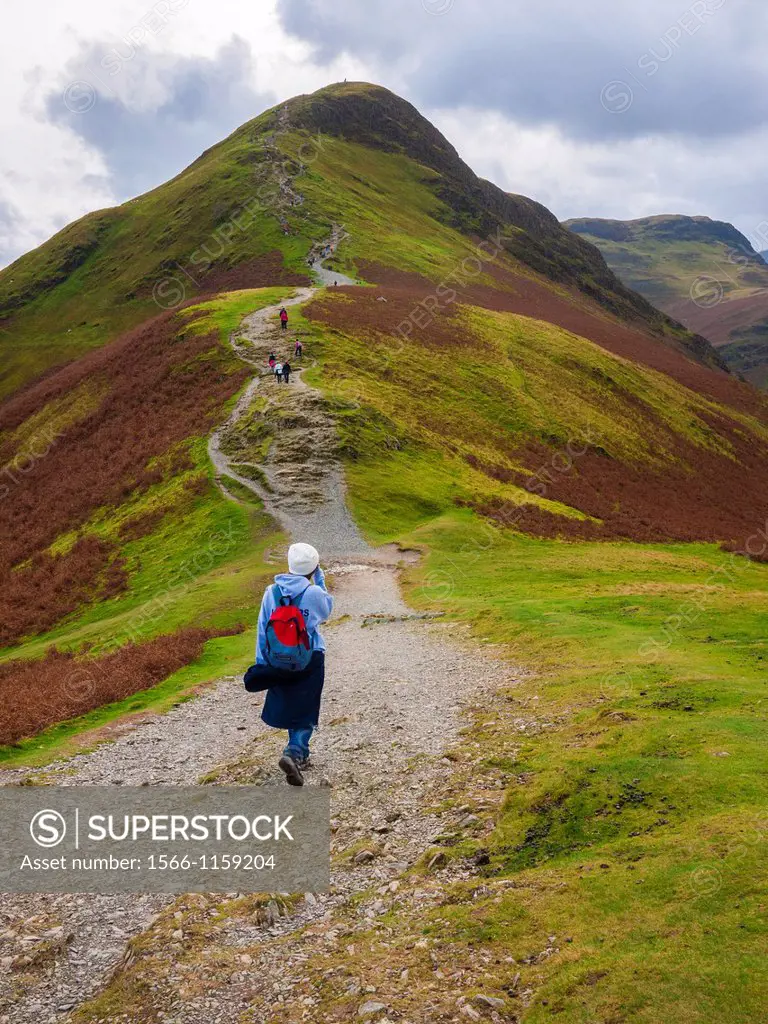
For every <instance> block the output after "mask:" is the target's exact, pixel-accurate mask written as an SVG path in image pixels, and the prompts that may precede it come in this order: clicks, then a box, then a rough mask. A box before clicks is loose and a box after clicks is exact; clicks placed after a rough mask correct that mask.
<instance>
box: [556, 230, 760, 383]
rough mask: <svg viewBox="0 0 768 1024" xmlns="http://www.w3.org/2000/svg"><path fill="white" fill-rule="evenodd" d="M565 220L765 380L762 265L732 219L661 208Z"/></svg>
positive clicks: (736, 363)
mask: <svg viewBox="0 0 768 1024" xmlns="http://www.w3.org/2000/svg"><path fill="white" fill-rule="evenodd" d="M566 227H569V228H570V229H571V230H572V231H574V232H576V233H577V234H579V235H580V236H581V237H583V238H585V239H587V240H588V241H590V242H592V243H593V244H594V245H597V246H598V247H599V249H600V250H601V252H602V253H603V256H604V257H605V259H606V261H607V262H608V264H609V266H610V267H611V268H612V270H614V271H615V272H616V273H617V274H618V275H619V277H620V278H621V279H622V281H624V283H625V284H626V285H628V286H629V287H630V288H634V289H636V290H637V291H638V292H640V294H641V295H644V296H645V297H646V298H647V299H648V300H649V301H650V302H652V303H653V304H654V305H655V306H657V307H658V308H659V309H662V310H664V311H665V312H667V313H669V315H670V316H673V317H675V318H676V319H678V320H680V321H681V322H683V323H685V324H686V325H687V326H688V327H689V328H690V329H691V330H692V331H696V332H697V333H698V334H701V335H703V336H704V337H706V338H707V339H708V340H709V341H710V342H712V344H713V345H716V346H717V347H718V350H719V352H720V354H721V355H722V357H723V358H724V359H725V361H726V362H727V363H728V365H729V366H730V367H731V368H732V369H733V370H734V371H737V372H739V373H741V374H743V375H744V376H745V377H746V378H747V379H748V380H750V381H752V383H753V384H756V385H757V386H758V387H766V386H768V298H766V296H768V265H766V263H765V260H764V259H763V257H762V255H761V254H759V253H757V252H755V250H754V249H753V248H752V245H751V244H750V243H749V241H748V240H747V239H746V238H745V237H744V235H742V234H741V233H740V232H739V231H737V230H736V228H734V227H733V225H731V224H726V223H723V222H722V221H713V220H710V219H709V217H681V216H661V217H647V218H644V219H642V220H634V221H614V220H599V219H590V218H580V219H577V220H571V221H567V222H566Z"/></svg>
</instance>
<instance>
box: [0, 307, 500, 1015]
mask: <svg viewBox="0 0 768 1024" xmlns="http://www.w3.org/2000/svg"><path fill="white" fill-rule="evenodd" d="M312 294H313V289H301V290H299V291H298V292H297V294H296V295H295V296H294V297H293V298H292V299H288V300H286V301H285V303H284V304H285V305H286V306H289V305H294V304H297V303H300V302H305V301H306V300H307V299H308V298H309V297H310V296H311V295H312ZM278 309H279V307H278V306H276V307H270V308H269V309H264V310H261V311H259V312H258V313H256V314H254V315H253V316H251V317H249V318H248V319H247V320H246V321H245V323H244V325H243V327H242V329H241V330H240V331H239V332H238V334H237V336H236V337H234V338H233V339H232V343H233V345H234V346H235V348H236V350H237V351H238V353H239V354H240V355H241V356H242V357H243V358H245V359H247V361H248V362H250V363H251V364H252V365H253V366H254V367H255V368H256V369H257V371H258V372H257V374H256V376H255V377H254V380H253V381H252V382H251V384H250V385H249V386H248V387H247V388H246V390H245V391H244V393H243V395H242V397H241V399H240V401H239V402H238V404H237V406H236V408H235V409H234V410H233V412H232V414H231V416H230V417H229V419H228V421H227V422H226V423H225V424H223V425H222V427H221V428H220V429H219V430H217V431H216V432H215V433H214V434H213V436H212V437H211V440H210V445H209V451H210V454H211V459H212V461H213V463H214V466H215V467H216V470H217V472H218V474H219V476H220V477H221V478H224V479H222V480H221V481H220V483H221V485H222V488H223V490H224V493H227V491H226V479H225V478H226V476H232V477H234V478H235V479H238V480H239V481H240V483H241V484H242V485H243V486H246V487H248V488H249V489H250V490H251V491H253V492H254V493H255V494H257V495H259V496H260V497H261V498H262V499H263V500H264V502H265V505H266V507H267V508H268V510H269V511H270V512H271V513H272V514H273V515H274V516H275V517H276V518H277V520H278V521H279V522H280V523H281V524H282V525H283V526H284V527H285V529H286V531H287V532H288V533H289V535H290V536H291V537H294V538H297V539H298V538H301V539H306V540H309V541H311V542H312V543H314V544H316V546H317V547H318V548H319V550H320V551H321V554H322V556H323V561H324V563H325V564H326V565H327V566H328V568H330V579H331V584H332V588H333V592H334V595H335V599H336V608H335V610H334V616H333V619H332V620H331V622H330V623H329V624H328V626H327V627H325V628H324V632H325V634H326V638H327V641H328V649H329V653H328V662H327V682H326V690H325V696H324V704H323V720H322V723H321V729H320V731H319V733H318V734H317V735H316V737H315V739H314V741H313V760H314V762H315V766H314V768H313V769H312V770H311V771H309V772H308V773H307V781H308V784H310V785H312V784H315V785H317V784H330V785H331V787H332V791H331V795H332V814H333V818H334V830H335V836H334V846H335V847H336V848H337V849H338V848H346V847H349V846H352V847H353V848H354V847H355V844H356V843H358V842H359V843H362V844H363V848H364V849H365V851H366V853H370V854H371V857H370V858H368V857H367V856H366V857H363V858H362V859H361V861H360V863H357V862H356V861H355V860H354V858H353V859H352V860H351V861H350V860H345V861H342V862H339V863H338V864H336V866H335V867H334V869H333V874H332V889H331V892H330V893H328V894H324V895H319V896H317V897H307V898H306V899H303V900H300V901H299V903H298V905H297V907H295V908H294V909H293V910H292V911H291V913H289V914H285V915H283V916H279V915H275V914H272V915H271V916H270V917H269V918H268V920H267V922H266V924H265V921H264V919H263V918H262V917H260V916H258V915H254V916H253V918H252V919H247V918H246V919H243V918H242V917H233V918H230V917H227V916H226V915H220V916H221V920H220V921H219V917H218V916H217V917H216V921H217V922H219V923H217V924H215V925H214V924H212V925H211V931H210V934H209V937H208V943H209V947H210V948H209V954H210V959H208V956H209V954H206V958H205V961H204V962H203V963H201V964H199V965H196V967H195V972H194V973H195V978H196V983H195V984H194V985H192V986H189V985H186V984H185V982H184V977H183V976H182V975H183V970H182V966H181V965H182V963H183V961H184V956H185V940H184V937H183V935H182V937H181V938H178V937H177V938H176V939H174V940H173V941H170V942H169V941H167V938H166V937H165V935H164V933H163V934H162V935H160V934H158V943H159V945H160V947H161V949H162V951H163V954H162V955H163V956H167V963H166V966H165V968H164V976H163V978H162V981H161V982H157V981H155V983H154V984H153V986H152V993H151V995H150V994H148V993H147V992H146V991H144V994H143V995H142V997H141V1000H140V1001H141V1003H142V1005H141V1006H140V1005H138V1003H137V1004H136V1005H125V1006H123V1007H121V1011H122V1012H121V1015H120V1018H119V1019H120V1020H122V1021H126V1022H127V1021H136V1022H139V1021H144V1020H147V1019H150V1018H149V1017H148V1016H147V1015H146V1011H147V1006H145V1005H144V1004H145V1002H146V1001H150V1002H152V1007H153V1009H155V1010H156V1011H157V1014H158V1016H157V1017H156V1018H152V1019H158V1020H160V1019H165V1020H168V1021H175V1022H177V1024H182V1022H184V1024H186V1022H189V1024H193V1022H194V1024H198V1022H200V1021H201V1020H205V1021H206V1024H219V1022H225V1021H226V1022H230V1021H231V1022H233V1024H234V1022H236V1021H240V1020H241V1019H242V1017H241V1015H242V1014H243V1012H244V1011H245V1010H247V1011H248V1019H249V1020H252V1021H258V1022H261V1021H264V1022H267V1021H270V1020H271V1019H272V1014H273V1010H272V1009H271V1007H273V1006H275V1005H277V1004H280V1005H284V1003H285V999H286V998H289V997H290V992H291V989H292V987H293V986H294V985H295V984H297V983H298V979H299V977H300V976H301V975H305V974H306V972H307V964H306V962H305V959H302V957H301V956H298V957H297V958H296V959H295V960H292V959H290V958H288V959H287V960H286V959H284V958H283V959H282V960H280V961H279V967H276V966H275V957H274V951H273V949H272V946H273V944H274V943H276V942H279V941H280V938H281V936H283V935H285V934H286V933H288V932H294V933H295V934H296V935H297V936H300V935H301V934H302V931H303V928H304V926H305V925H307V924H312V923H317V922H318V921H327V920H328V919H329V918H330V917H331V915H332V914H333V913H334V912H335V911H336V910H338V909H339V908H340V907H344V906H346V905H347V904H348V901H349V899H350V897H351V896H352V895H354V894H359V893H363V892H367V891H369V890H370V892H371V893H372V895H371V896H369V897H366V898H365V899H364V900H363V902H362V903H361V909H360V915H361V917H360V921H361V927H367V926H368V925H369V924H370V915H371V914H372V913H374V911H372V910H371V907H373V906H378V903H380V902H381V899H380V897H377V896H376V894H375V893H376V887H378V889H381V886H382V885H385V886H389V885H390V884H391V885H393V886H394V887H395V888H396V885H397V878H398V876H399V875H400V874H401V873H402V872H403V871H404V870H406V869H407V867H408V866H410V865H412V864H413V863H414V862H415V861H416V860H417V859H418V858H419V857H420V856H421V855H422V854H423V852H424V851H425V850H426V849H427V848H428V846H429V845H430V842H431V841H432V840H433V839H434V838H435V837H436V836H437V835H438V834H440V832H441V831H442V830H444V828H445V827H446V822H447V821H448V822H450V819H451V812H443V813H431V812H427V811H426V810H425V809H424V808H425V806H428V805H429V802H430V794H434V793H435V792H437V790H439V789H440V787H443V786H444V785H445V780H446V776H447V775H449V773H450V762H448V761H446V760H445V759H444V757H443V755H444V753H445V752H446V751H447V750H448V749H449V748H450V747H451V746H452V745H453V744H454V743H455V742H456V740H457V738H458V735H459V730H460V728H461V726H462V724H463V722H464V721H465V713H466V709H467V708H468V707H470V706H478V705H479V704H483V703H485V700H486V698H487V696H488V695H490V694H491V693H492V692H494V691H495V690H497V689H498V688H499V687H500V686H505V685H510V684H512V683H513V682H514V680H513V678H512V673H511V670H510V668H509V666H507V665H506V664H504V663H500V662H498V661H496V660H494V659H493V657H492V656H490V655H489V654H487V653H485V652H483V653H480V652H478V651H477V649H476V648H474V647H473V646H471V645H468V643H467V642H466V641H465V640H464V639H462V631H461V629H458V630H457V628H456V626H455V624H452V625H451V627H450V635H449V631H448V629H447V628H446V626H445V625H444V624H442V623H441V622H440V620H439V619H436V620H430V619H429V618H425V617H420V616H415V615H413V613H412V612H411V611H410V609H409V608H408V607H407V606H406V605H405V603H404V602H403V600H402V597H401V596H400V591H399V585H398V568H397V566H398V563H400V562H402V561H403V560H407V559H408V558H409V557H410V556H409V554H408V553H405V552H399V551H397V550H393V549H391V548H388V549H383V550H382V549H380V550H374V549H372V548H370V547H369V546H368V545H367V544H366V543H365V541H364V540H363V538H362V537H361V536H360V534H359V532H358V530H357V528H356V527H355V525H354V522H353V521H352V519H351V516H350V515H349V512H348V510H347V508H346V503H345V500H344V487H343V473H342V470H341V466H340V464H339V463H338V460H337V459H336V455H335V430H334V425H333V421H332V420H331V419H330V417H329V416H328V414H327V412H326V411H325V410H324V407H323V403H322V399H321V396H320V395H319V394H318V393H317V392H315V391H313V389H311V388H310V387H308V386H307V385H306V384H305V383H304V381H303V380H302V379H301V374H300V373H298V374H296V376H294V377H293V378H292V379H291V382H290V383H289V384H287V385H286V384H283V383H279V384H278V383H276V382H275V380H274V378H273V377H272V376H271V375H269V374H267V373H266V372H264V371H263V369H262V368H265V367H266V357H267V354H268V353H269V351H270V349H271V348H272V347H275V346H277V345H282V346H283V347H284V348H285V347H286V346H287V344H288V339H290V337H291V334H290V331H289V332H282V331H280V328H279V325H278V324H277V321H276V314H277V311H278ZM281 335H284V337H285V338H286V340H283V337H281ZM275 352H276V353H277V354H278V355H279V356H280V355H283V354H284V353H282V352H279V351H278V348H277V347H275ZM265 395H266V398H267V402H272V401H275V402H278V401H279V414H280V417H281V420H282V421H283V422H284V423H286V424H288V426H287V428H286V429H285V430H282V431H281V432H280V433H279V434H278V435H277V437H276V438H274V439H273V442H272V444H271V445H270V447H269V451H268V454H267V458H266V461H264V462H263V463H262V464H261V465H260V466H258V467H257V468H259V469H260V470H261V474H262V475H259V476H258V477H257V479H256V480H254V479H253V478H252V476H253V475H251V476H248V475H246V474H245V473H242V472H241V471H238V470H237V469H236V468H233V466H235V467H236V466H238V465H240V466H243V465H244V464H243V463H242V462H238V461H237V458H236V457H233V456H232V454H229V453H231V452H232V451H233V449H234V450H236V449H237V438H238V428H239V425H240V424H241V423H242V422H244V421H245V420H247V417H248V413H249V410H250V409H251V406H252V404H253V402H254V401H259V400H263V398H264V396H265ZM310 438H313V439H314V440H310ZM237 454H238V453H237V452H236V455H237ZM239 455H240V456H241V455H242V452H240V453H239ZM245 468H246V470H248V469H249V468H250V469H251V470H253V468H254V466H250V467H249V466H247V465H246V466H245ZM302 473H303V474H304V475H305V477H306V475H309V476H310V477H311V485H310V487H309V488H305V487H304V485H303V484H298V481H300V480H301V479H302V476H301V474H302ZM265 481H266V486H265ZM297 484H298V485H297ZM280 568H282V566H279V565H277V564H276V571H278V570H279V569H280ZM260 706H261V699H260V695H248V694H246V693H245V692H244V691H243V688H242V683H241V681H240V679H239V678H225V679H222V680H219V681H218V682H216V683H214V684H213V685H212V686H211V687H210V688H208V689H207V690H205V691H203V692H202V693H201V694H200V695H199V696H197V697H196V698H195V699H193V700H190V701H188V702H186V703H183V704H180V705H178V706H177V707H175V708H173V709H172V710H171V711H170V712H168V713H167V714H165V715H163V716H156V717H149V718H145V719H143V720H141V721H140V722H139V723H137V724H136V726H135V727H134V728H130V729H128V730H127V731H125V732H124V733H123V734H122V735H119V736H118V738H117V739H116V740H115V741H114V742H110V743H105V744H102V745H101V746H99V747H97V748H96V749H94V750H92V751H90V752H88V753H84V754H81V755H78V756H75V757H73V758H71V759H69V760H67V761H63V762H60V763H54V764H51V765H49V766H48V767H46V768H45V769H36V770H30V771H4V772H3V771H0V785H14V784H19V783H20V782H22V781H24V780H26V779H31V778H34V780H35V781H36V782H38V783H44V784H56V785H67V786H77V785H87V784H91V785H93V784H111V785H134V786H135V785H142V784H146V785H153V784H155V785H156V784H165V785H169V784H170V785H180V784H190V783H194V782H196V781H200V780H201V778H202V777H203V776H209V777H210V776H211V774H213V776H214V777H215V781H216V782H217V783H225V784H226V783H235V784H243V783H245V784H257V785H269V786H271V785H283V784H284V781H283V777H282V775H281V773H280V772H279V771H278V770H277V768H276V758H277V756H278V753H279V751H280V749H281V747H282V743H283V742H284V739H283V734H280V733H277V732H274V731H272V730H269V729H267V728H266V727H265V726H263V725H262V723H261V721H260V719H259V708H260ZM453 816H454V817H455V814H454V815H453ZM371 887H374V888H373V889H372V888H371ZM387 891H390V890H387ZM391 892H394V888H393V889H392V890H391ZM392 898H394V897H392ZM200 899H203V900H204V899H210V905H211V907H215V906H216V905H217V902H218V904H221V903H222V902H225V901H222V898H221V897H216V898H213V897H211V898H202V897H201V898H200ZM377 901H378V902H377ZM173 902H174V899H173V898H171V897H168V896H155V895H147V896H141V897H137V896H85V895H67V896H34V895H32V896H5V897H3V902H2V909H1V910H0V1024H28V1022H32V1021H36V1022H37V1021H39V1022H54V1021H60V1020H63V1019H66V1017H67V1016H68V1014H69V1012H70V1010H72V1009H73V1008H74V1007H78V1006H80V1007H82V1005H83V1004H84V1003H86V1002H87V1000H89V999H90V998H92V997H93V996H94V995H96V994H97V993H98V992H99V991H100V990H102V989H103V988H104V987H105V985H108V984H109V979H110V977H111V976H112V974H113V973H114V971H115V969H116V968H119V966H120V965H121V964H122V963H124V957H125V953H126V948H127V947H126V944H127V942H128V940H129V939H130V938H131V937H132V936H135V935H137V934H139V933H143V934H144V938H146V939H148V940H150V941H151V940H152V937H153V934H154V933H153V929H157V928H160V927H161V923H162V919H163V918H162V911H163V910H164V909H165V908H168V907H169V906H172V905H173ZM390 902H391V900H390ZM379 912H381V911H380V910H378V909H377V910H376V911H375V913H379ZM210 913H212V911H210ZM158 914H160V915H161V917H160V918H159V919H158V918H157V915H158ZM178 934H181V933H178ZM174 935H177V933H176V932H174ZM43 944H45V949H46V951H47V952H46V955H45V956H44V957H40V958H38V959H37V960H36V950H39V949H42V948H43ZM245 947H247V948H248V957H249V958H250V959H249V962H250V963H252V964H253V967H252V968H250V967H249V968H248V969H247V970H240V971H234V972H222V970H220V969H219V968H218V967H216V964H218V963H219V957H220V955H224V954H226V953H227V951H229V952H230V953H233V954H237V953H238V951H240V950H241V949H243V948H245ZM260 965H261V966H260ZM263 968H268V970H265V969H263ZM160 1014H162V1015H163V1016H160ZM89 1019H90V1018H89ZM93 1019H94V1020H96V1019H99V1018H97V1017H94V1018H93ZM304 1019H307V1018H306V1017H305V1018H304ZM310 1019H311V1018H310Z"/></svg>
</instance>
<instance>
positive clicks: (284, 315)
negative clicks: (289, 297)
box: [280, 306, 288, 331]
mask: <svg viewBox="0 0 768 1024" xmlns="http://www.w3.org/2000/svg"><path fill="white" fill-rule="evenodd" d="M280 326H281V327H282V328H283V330H284V331H287V330H288V310H287V309H286V308H285V306H283V308H282V309H281V310H280Z"/></svg>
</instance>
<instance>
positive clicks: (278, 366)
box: [275, 363, 283, 384]
mask: <svg viewBox="0 0 768 1024" xmlns="http://www.w3.org/2000/svg"><path fill="white" fill-rule="evenodd" d="M282 376H283V364H282V363H275V383H276V384H279V383H280V381H281V379H282Z"/></svg>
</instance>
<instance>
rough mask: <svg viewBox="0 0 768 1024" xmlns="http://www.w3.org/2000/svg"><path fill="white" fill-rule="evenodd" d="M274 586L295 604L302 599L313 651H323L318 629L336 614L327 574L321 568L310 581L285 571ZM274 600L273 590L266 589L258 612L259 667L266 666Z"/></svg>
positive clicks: (301, 602) (323, 646)
mask: <svg viewBox="0 0 768 1024" xmlns="http://www.w3.org/2000/svg"><path fill="white" fill-rule="evenodd" d="M275 583H276V584H277V585H278V586H279V587H280V591H281V592H282V594H283V595H284V596H285V597H290V598H292V599H293V600H294V601H295V600H296V599H297V598H298V597H299V596H301V600H300V601H299V602H298V606H299V608H300V609H301V614H302V615H303V616H304V621H305V623H306V625H307V632H308V633H309V641H310V644H311V645H312V650H313V651H324V650H325V641H324V640H323V637H322V635H321V633H320V630H319V628H318V627H319V626H320V624H321V623H323V622H326V621H327V619H328V618H329V617H330V614H331V612H332V611H333V598H332V597H331V595H330V594H329V593H328V591H327V590H326V588H325V575H324V573H323V570H322V569H321V568H320V566H318V567H317V569H315V572H314V575H313V576H312V582H310V581H309V580H308V579H307V577H306V576H296V575H294V573H292V572H282V573H280V574H279V575H277V576H275ZM275 605H276V602H275V598H274V595H273V593H272V587H267V589H266V590H265V591H264V597H263V598H262V601H261V611H260V612H259V624H258V627H257V633H256V664H257V665H266V664H267V649H266V628H267V623H268V622H269V617H270V615H271V614H272V612H273V611H274V610H275Z"/></svg>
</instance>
